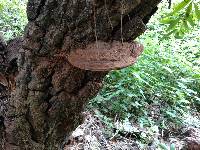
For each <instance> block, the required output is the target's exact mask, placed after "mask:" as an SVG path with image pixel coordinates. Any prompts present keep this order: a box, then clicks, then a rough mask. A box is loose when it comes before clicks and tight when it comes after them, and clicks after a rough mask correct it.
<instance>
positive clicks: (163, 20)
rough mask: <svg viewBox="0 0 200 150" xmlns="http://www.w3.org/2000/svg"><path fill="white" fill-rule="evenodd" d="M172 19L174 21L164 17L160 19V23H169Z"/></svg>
mask: <svg viewBox="0 0 200 150" xmlns="http://www.w3.org/2000/svg"><path fill="white" fill-rule="evenodd" d="M173 21H174V19H170V18H164V19H162V20H160V23H163V24H171V23H172V22H173Z"/></svg>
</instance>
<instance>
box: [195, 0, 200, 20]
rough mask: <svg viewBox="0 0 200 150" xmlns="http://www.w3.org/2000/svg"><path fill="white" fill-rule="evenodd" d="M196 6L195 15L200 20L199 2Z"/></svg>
mask: <svg viewBox="0 0 200 150" xmlns="http://www.w3.org/2000/svg"><path fill="white" fill-rule="evenodd" d="M194 8H195V15H196V17H197V19H198V20H200V9H199V7H198V5H197V4H195V3H194Z"/></svg>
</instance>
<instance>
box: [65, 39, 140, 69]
mask: <svg viewBox="0 0 200 150" xmlns="http://www.w3.org/2000/svg"><path fill="white" fill-rule="evenodd" d="M142 51H143V46H142V45H141V44H139V43H137V42H133V43H128V42H123V43H121V42H119V41H113V42H112V43H107V42H102V41H98V42H94V43H91V44H89V45H88V46H87V47H86V48H84V49H76V50H74V51H72V52H71V53H70V54H69V56H68V61H69V62H70V63H71V64H72V65H73V66H75V67H77V68H80V69H83V70H91V71H110V70H115V69H120V68H124V67H127V66H130V65H132V64H134V63H135V62H136V60H137V57H138V56H139V55H140V54H141V53H142Z"/></svg>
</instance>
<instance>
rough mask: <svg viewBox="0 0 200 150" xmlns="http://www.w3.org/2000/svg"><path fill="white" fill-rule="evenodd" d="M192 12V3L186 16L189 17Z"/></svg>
mask: <svg viewBox="0 0 200 150" xmlns="http://www.w3.org/2000/svg"><path fill="white" fill-rule="evenodd" d="M191 11H192V3H190V5H189V6H188V7H187V9H186V12H185V16H186V17H189V16H190V13H191Z"/></svg>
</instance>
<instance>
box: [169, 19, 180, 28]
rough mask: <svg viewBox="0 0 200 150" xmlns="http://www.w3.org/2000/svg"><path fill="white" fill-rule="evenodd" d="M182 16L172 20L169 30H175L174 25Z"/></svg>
mask: <svg viewBox="0 0 200 150" xmlns="http://www.w3.org/2000/svg"><path fill="white" fill-rule="evenodd" d="M180 19H181V18H177V19H176V20H174V21H173V22H171V24H170V25H169V27H168V28H167V31H169V30H173V29H174V27H175V26H176V25H177V24H178V22H179V21H180Z"/></svg>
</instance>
